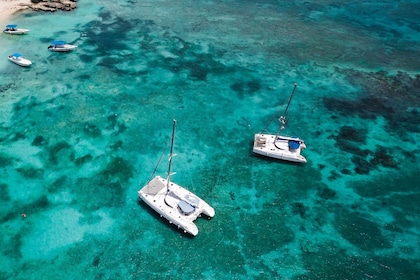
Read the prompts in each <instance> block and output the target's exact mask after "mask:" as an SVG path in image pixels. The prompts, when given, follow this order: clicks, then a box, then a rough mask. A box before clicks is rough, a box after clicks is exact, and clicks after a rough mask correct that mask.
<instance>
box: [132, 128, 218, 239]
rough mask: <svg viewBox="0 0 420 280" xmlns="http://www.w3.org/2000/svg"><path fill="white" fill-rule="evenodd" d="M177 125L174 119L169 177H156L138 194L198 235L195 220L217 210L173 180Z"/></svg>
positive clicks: (172, 222) (178, 225)
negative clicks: (172, 170) (172, 167)
mask: <svg viewBox="0 0 420 280" xmlns="http://www.w3.org/2000/svg"><path fill="white" fill-rule="evenodd" d="M175 127H176V121H175V120H174V124H173V131H172V145H171V153H170V156H169V168H168V177H167V178H166V179H165V178H162V177H160V176H156V177H154V178H153V179H152V180H150V181H149V182H148V183H147V184H146V185H145V186H144V187H143V188H141V189H140V190H139V191H138V196H139V198H140V199H142V200H143V201H144V202H145V203H146V204H147V205H149V206H150V207H151V208H152V209H153V210H154V211H156V212H157V213H159V215H160V216H161V217H164V218H165V219H167V220H168V221H169V223H170V224H173V225H175V226H176V227H177V228H178V229H180V230H182V231H183V232H184V233H188V234H191V235H193V236H196V235H197V234H198V228H197V226H196V225H195V224H194V221H195V220H196V219H197V217H200V216H201V214H204V215H205V216H207V217H208V218H212V217H213V216H214V214H215V211H214V209H213V207H211V206H210V205H209V204H208V203H207V202H206V201H204V200H203V199H201V198H200V197H198V196H197V195H196V194H194V193H192V192H190V191H189V190H187V189H185V188H183V187H181V186H180V185H178V184H175V183H173V182H172V181H171V165H172V158H173V157H174V155H173V147H174V137H175ZM155 170H156V169H155ZM172 175H173V174H172ZM152 177H153V176H152Z"/></svg>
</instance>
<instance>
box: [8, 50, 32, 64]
mask: <svg viewBox="0 0 420 280" xmlns="http://www.w3.org/2000/svg"><path fill="white" fill-rule="evenodd" d="M9 60H10V61H11V62H13V63H16V64H17V65H20V66H23V67H28V66H31V64H32V62H31V61H30V60H29V59H26V58H24V57H22V55H21V54H20V53H14V54H12V55H9Z"/></svg>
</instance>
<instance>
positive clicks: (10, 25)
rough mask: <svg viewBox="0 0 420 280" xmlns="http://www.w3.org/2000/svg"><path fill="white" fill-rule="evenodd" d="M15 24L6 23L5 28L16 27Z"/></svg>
mask: <svg viewBox="0 0 420 280" xmlns="http://www.w3.org/2000/svg"><path fill="white" fill-rule="evenodd" d="M16 27H17V24H8V25H6V28H16Z"/></svg>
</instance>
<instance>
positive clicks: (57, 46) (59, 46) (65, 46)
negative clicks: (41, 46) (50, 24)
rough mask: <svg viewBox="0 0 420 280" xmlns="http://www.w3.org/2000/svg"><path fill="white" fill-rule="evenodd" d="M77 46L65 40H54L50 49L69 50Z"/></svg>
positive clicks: (57, 50) (54, 50)
mask: <svg viewBox="0 0 420 280" xmlns="http://www.w3.org/2000/svg"><path fill="white" fill-rule="evenodd" d="M75 48H77V46H75V45H70V44H66V42H65V41H52V42H51V44H50V45H49V46H48V49H49V50H50V51H53V52H69V51H72V50H74V49H75Z"/></svg>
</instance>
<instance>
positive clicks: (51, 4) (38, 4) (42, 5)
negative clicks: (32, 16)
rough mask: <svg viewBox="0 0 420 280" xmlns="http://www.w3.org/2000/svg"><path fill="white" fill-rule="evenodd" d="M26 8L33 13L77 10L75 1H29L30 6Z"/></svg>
mask: <svg viewBox="0 0 420 280" xmlns="http://www.w3.org/2000/svg"><path fill="white" fill-rule="evenodd" d="M28 7H29V8H31V9H32V10H33V11H44V12H55V11H56V10H62V11H71V10H73V9H75V8H77V3H76V0H31V4H29V5H28Z"/></svg>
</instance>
